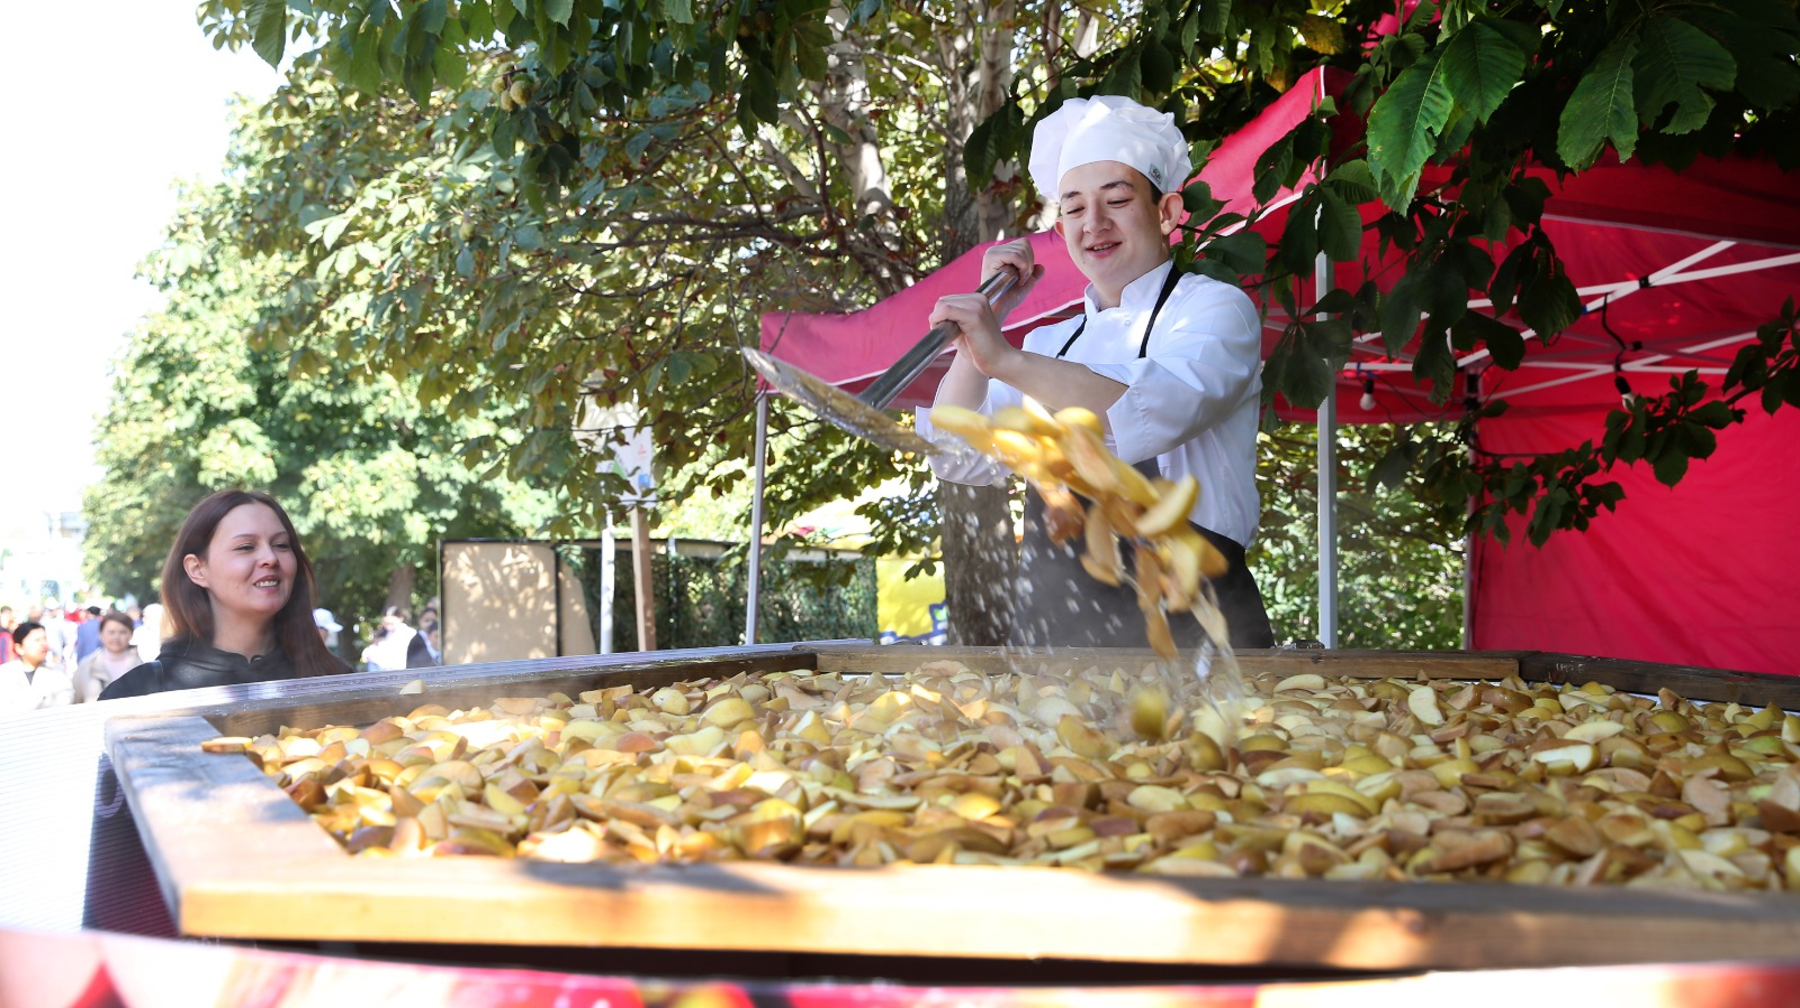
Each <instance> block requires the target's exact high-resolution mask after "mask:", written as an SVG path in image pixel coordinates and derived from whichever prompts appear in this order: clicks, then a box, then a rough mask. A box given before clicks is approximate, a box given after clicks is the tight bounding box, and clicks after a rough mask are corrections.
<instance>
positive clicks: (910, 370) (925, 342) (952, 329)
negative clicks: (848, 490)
mask: <svg viewBox="0 0 1800 1008" xmlns="http://www.w3.org/2000/svg"><path fill="white" fill-rule="evenodd" d="M1018 279H1019V278H1018V276H1017V275H1016V274H1014V273H1013V272H1012V271H1011V270H1001V271H1000V272H998V273H995V274H994V275H993V276H991V277H988V278H987V279H986V280H984V281H982V283H981V286H980V287H977V288H976V289H975V293H977V294H980V295H982V296H983V297H985V298H987V299H988V303H989V304H993V303H994V302H996V301H998V300H1000V299H1001V298H1002V297H1005V296H1006V292H1007V291H1009V290H1012V288H1013V284H1015V283H1017V282H1018ZM959 332H961V330H960V329H958V328H957V326H956V323H954V322H940V323H938V324H937V325H935V326H932V327H931V331H930V332H928V333H926V334H925V338H924V339H922V340H920V341H919V342H917V343H914V344H913V345H912V349H910V350H908V351H906V353H904V354H902V355H901V356H900V359H899V360H897V361H895V362H894V366H893V367H890V368H888V369H887V370H886V371H883V372H882V373H881V374H880V375H879V376H877V377H876V379H875V380H874V381H872V382H870V383H869V387H868V388H866V389H864V390H863V393H862V395H859V396H857V398H858V399H861V400H862V401H863V402H864V403H865V404H867V405H869V406H873V407H874V408H876V409H886V408H887V406H888V403H891V402H893V401H894V397H895V396H898V395H899V394H900V390H901V389H904V388H906V386H908V385H911V384H912V382H913V379H914V378H917V377H919V375H921V374H923V373H924V372H925V369H926V368H928V367H930V366H931V362H932V361H934V360H936V359H937V355H938V354H940V353H942V352H943V351H944V347H946V346H948V345H949V344H950V341H951V340H953V339H955V338H956V335H957V333H959Z"/></svg>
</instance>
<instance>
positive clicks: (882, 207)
mask: <svg viewBox="0 0 1800 1008" xmlns="http://www.w3.org/2000/svg"><path fill="white" fill-rule="evenodd" d="M827 21H828V22H829V23H830V24H831V28H832V34H833V35H834V39H833V41H832V43H831V44H830V45H829V46H826V47H825V55H826V67H827V69H826V74H825V80H824V81H823V82H822V83H821V84H818V85H816V86H814V88H813V93H814V95H815V96H816V97H817V98H818V100H819V117H820V118H821V119H823V120H824V121H825V123H826V124H828V125H830V126H832V127H835V128H836V129H837V130H839V131H840V132H841V133H842V134H843V135H844V136H845V137H846V138H847V139H846V141H845V142H837V143H832V142H829V141H827V142H825V146H827V147H829V148H831V149H832V151H833V152H834V153H835V154H836V156H837V167H838V168H839V170H841V171H843V173H844V177H845V179H846V181H847V182H848V183H849V189H850V192H851V207H852V212H853V213H854V214H855V215H856V219H855V220H853V221H851V222H850V225H851V226H850V227H848V228H846V229H845V230H844V232H843V235H842V241H843V243H844V246H845V247H846V248H847V249H848V250H849V251H850V253H851V255H852V256H853V257H854V258H855V259H856V261H857V262H858V263H859V264H860V265H861V266H862V268H863V270H864V272H866V273H867V274H868V275H869V276H870V277H871V278H872V279H874V281H875V283H876V286H877V288H878V289H879V290H880V291H881V293H882V295H883V296H884V297H885V296H886V295H888V294H892V293H894V292H896V291H899V290H902V289H904V288H905V287H906V285H907V283H908V282H910V278H909V277H907V276H906V275H905V273H904V271H902V270H898V269H896V268H895V266H894V263H895V262H896V261H898V260H899V259H900V258H901V253H902V252H903V249H902V247H901V242H900V239H899V236H898V234H897V232H896V229H895V227H894V221H893V211H894V197H893V183H892V181H891V180H890V179H889V178H888V170H887V165H886V164H885V163H884V162H883V160H882V156H881V136H880V131H879V130H878V129H877V128H876V126H875V123H874V121H873V120H872V119H870V118H869V100H870V95H869V71H868V58H867V55H866V52H865V50H866V48H867V45H868V43H867V42H866V40H864V39H863V37H862V36H861V34H860V33H858V32H856V31H854V30H852V29H851V28H850V12H849V10H848V9H846V8H845V7H844V5H843V4H841V3H836V4H833V5H832V7H831V11H830V13H829V14H828V15H827ZM823 177H824V176H821V178H823Z"/></svg>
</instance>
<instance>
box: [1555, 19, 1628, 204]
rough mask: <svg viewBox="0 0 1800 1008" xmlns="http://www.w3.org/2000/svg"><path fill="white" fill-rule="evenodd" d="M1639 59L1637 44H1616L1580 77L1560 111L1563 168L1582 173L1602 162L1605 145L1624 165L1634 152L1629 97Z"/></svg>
mask: <svg viewBox="0 0 1800 1008" xmlns="http://www.w3.org/2000/svg"><path fill="white" fill-rule="evenodd" d="M1636 56H1637V39H1636V38H1635V37H1634V36H1631V35H1625V36H1622V37H1620V38H1616V39H1614V40H1613V41H1612V43H1611V44H1610V45H1608V46H1607V47H1606V48H1605V49H1604V50H1602V51H1601V53H1600V56H1599V58H1598V59H1596V60H1594V62H1593V64H1592V65H1591V66H1589V67H1588V68H1587V72H1586V73H1584V74H1582V75H1581V81H1580V83H1578V84H1576V85H1575V92H1574V94H1572V95H1570V96H1569V104H1568V105H1566V106H1564V107H1563V112H1562V119H1561V121H1560V123H1559V124H1558V127H1557V131H1556V153H1557V156H1559V157H1561V158H1562V160H1563V163H1565V164H1567V165H1568V166H1569V167H1571V168H1573V169H1575V170H1576V171H1580V170H1582V169H1583V168H1587V167H1589V166H1590V165H1592V164H1593V163H1594V162H1595V161H1596V160H1598V159H1599V157H1600V151H1601V148H1603V147H1604V146H1605V144H1606V142H1607V141H1608V140H1611V141H1612V145H1613V149H1614V150H1616V151H1618V152H1619V160H1621V161H1627V160H1630V158H1631V152H1632V151H1634V150H1636V149H1637V134H1638V118H1637V102H1636V100H1635V99H1634V97H1633V92H1632V81H1633V77H1632V72H1631V63H1632V60H1633V59H1634V58H1635V57H1636Z"/></svg>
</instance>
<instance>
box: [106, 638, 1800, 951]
mask: <svg viewBox="0 0 1800 1008" xmlns="http://www.w3.org/2000/svg"><path fill="white" fill-rule="evenodd" d="M739 651H740V652H741V653H730V651H729V649H715V650H714V651H711V652H707V653H705V654H704V655H701V654H698V653H695V654H692V655H688V656H683V655H682V654H680V653H664V654H663V655H661V656H658V657H657V658H656V659H655V660H649V661H618V660H613V661H610V662H606V663H600V662H599V661H598V660H597V662H596V665H595V667H593V668H592V669H590V670H586V671H572V670H571V669H570V668H569V667H568V662H567V660H564V661H562V662H560V663H558V667H557V668H555V669H544V670H542V671H533V670H532V669H530V667H529V666H530V665H531V663H519V664H514V665H510V666H507V667H506V669H507V672H506V674H504V675H498V676H497V675H495V674H494V672H493V671H492V670H483V669H481V668H480V667H470V668H464V669H443V670H438V671H437V672H436V673H435V674H434V675H433V676H432V677H431V679H430V688H429V689H428V690H427V692H426V693H425V694H423V695H408V696H401V695H398V693H397V689H396V681H397V680H396V677H392V676H387V677H380V678H375V679H366V680H362V679H359V680H347V682H346V688H345V690H343V691H342V692H341V693H335V694H331V695H330V696H329V697H326V698H320V697H317V696H314V697H311V698H306V699H303V700H297V701H295V702H293V703H276V704H269V703H262V704H260V705H257V706H255V707H250V706H248V705H239V706H236V707H225V708H220V709H217V710H210V711H196V712H192V713H188V714H184V715H181V716H173V717H169V716H165V717H148V718H116V719H114V720H113V721H111V722H110V723H109V724H108V729H107V736H108V745H109V748H110V750H111V754H112V759H113V762H114V765H115V767H116V768H117V770H118V773H119V775H120V778H121V781H122V782H123V785H124V788H125V791H126V794H127V797H128V799H129V800H130V803H131V807H132V809H133V811H134V813H135V814H136V817H137V822H138V825H139V830H140V832H141V833H142V835H143V837H144V840H145V846H146V849H147V850H148V852H149V854H150V857H151V860H152V863H153V864H154V865H155V867H156V872H157V876H158V879H159V882H160V884H161V886H162V889H163V894H164V897H165V899H166V900H167V901H168V904H169V906H170V908H171V912H172V916H173V917H174V919H175V921H176V923H177V926H178V928H179V929H180V931H181V932H182V933H184V934H188V935H199V936H209V937H218V938H262V939H294V940H331V941H340V940H342V941H388V942H444V943H468V944H482V945H508V944H515V945H564V946H578V947H579V946H587V947H599V946H616V947H636V948H691V949H709V948H719V949H732V950H738V951H770V952H790V953H793V952H824V953H848V954H874V955H918V956H933V957H982V958H1010V959H1019V958H1025V959H1031V958H1071V959H1086V960H1096V961H1111V962H1163V963H1188V964H1196V965H1199V964H1205V965H1210V966H1261V967H1280V966H1284V965H1285V966H1291V967H1301V966H1305V967H1310V968H1321V967H1322V968H1334V969H1345V970H1402V969H1420V968H1433V969H1449V968H1474V967H1488V968H1493V967H1515V966H1549V965H1588V964H1601V963H1627V962H1677V961H1709V960H1721V959H1746V958H1770V957H1785V956H1791V955H1793V954H1794V950H1795V949H1800V897H1795V896H1790V895H1788V894H1724V893H1687V892H1659V891H1648V890H1633V889H1624V888H1607V889H1590V890H1571V889H1552V888H1540V887H1528V886H1508V885H1498V884H1493V885H1488V884H1472V883H1390V882H1382V883H1362V882H1319V881H1290V880H1277V879H1185V878H1165V877H1148V876H1135V875H1129V874H1117V875H1114V874H1090V873H1087V872H1082V871H1076V870H1069V869H1055V868H1014V867H1005V868H992V867H965V866H911V865H907V866H889V867H885V868H878V869H840V868H821V867H810V866H790V865H782V864H766V863H728V864H708V865H693V866H679V865H669V866H648V867H639V866H613V865H565V864H551V863H540V862H532V861H505V860H499V859H490V858H478V857H464V858H446V859H425V858H421V859H380V860H373V859H359V858H353V857H351V856H349V855H348V854H346V853H344V851H343V850H342V848H341V847H340V846H339V845H338V844H337V842H336V841H335V840H333V839H332V838H331V837H330V836H329V835H327V834H326V833H325V832H324V831H323V830H321V829H319V828H318V827H317V826H316V825H315V824H314V823H313V822H312V821H311V820H310V819H309V818H308V817H307V815H306V813H305V812H303V811H302V810H301V809H300V808H299V807H298V806H296V805H295V804H293V802H291V801H290V800H289V799H288V797H287V796H286V795H285V794H283V793H282V792H281V791H280V790H279V789H278V788H277V787H276V786H275V785H274V784H273V783H272V782H271V781H269V780H268V778H266V777H265V776H264V775H263V773H262V772H261V771H260V770H259V769H258V768H257V767H256V766H255V765H254V764H253V763H252V762H251V761H250V760H249V759H247V758H243V757H233V756H220V755H211V754H206V753H202V752H201V751H200V748H199V746H200V743H201V742H202V741H204V740H205V739H208V738H211V737H213V736H215V735H219V734H250V733H259V732H263V731H269V730H273V729H274V728H275V727H278V726H279V725H280V724H296V725H303V726H306V727H317V726H320V725H323V724H328V723H330V724H361V723H368V722H370V721H373V720H376V719H379V718H381V717H385V716H388V715H390V714H394V713H404V712H405V711H407V710H410V709H412V708H413V707H415V706H417V705H418V704H420V703H425V702H435V703H441V704H444V705H445V706H450V707H455V706H468V705H471V704H486V703H489V702H491V701H492V700H493V699H494V698H495V697H497V696H505V695H542V694H544V693H548V692H551V691H553V690H559V689H560V690H563V691H565V692H569V691H572V690H579V689H591V688H594V687H595V686H597V685H601V684H603V683H604V684H618V683H623V682H633V683H634V684H637V685H640V686H649V685H657V684H664V683H670V682H675V681H678V680H681V679H688V678H694V677H699V676H710V675H730V674H733V673H735V672H737V671H743V670H752V671H754V670H762V671H774V670H778V669H805V668H816V669H819V670H821V671H833V670H839V671H862V672H869V671H896V672H897V671H904V670H910V669H911V668H913V667H915V666H916V665H917V664H918V663H919V662H921V661H924V660H928V659H935V658H957V659H960V660H963V661H965V662H967V663H969V664H970V665H971V666H975V667H982V666H987V667H992V666H993V665H994V664H996V663H999V664H1018V663H1031V664H1030V665H1029V666H1028V667H1033V668H1035V667H1037V665H1038V664H1040V663H1043V662H1046V661H1054V662H1057V663H1064V662H1066V663H1068V664H1070V665H1073V666H1075V667H1086V665H1087V664H1089V663H1092V662H1097V661H1111V662H1120V661H1127V660H1137V659H1139V658H1145V657H1147V653H1139V652H1121V651H1094V652H1077V651H1069V652H1064V653H1059V654H1058V655H1055V656H1053V657H1049V658H1047V657H1046V656H1043V655H1029V654H1017V653H1008V652H1002V651H1000V650H997V649H942V648H931V649H928V650H927V649H913V648H910V647H893V648H879V649H878V648H873V647H870V646H867V645H819V646H814V647H808V648H802V649H798V650H781V649H768V648H762V649H739ZM1558 657H1560V658H1562V659H1570V661H1569V662H1564V664H1563V665H1562V666H1559V665H1558V664H1557V663H1556V662H1555V661H1549V660H1540V656H1535V655H1521V654H1511V653H1508V654H1463V653H1453V654H1424V653H1410V654H1409V653H1397V652H1376V653H1361V654H1357V653H1345V652H1263V653H1258V654H1251V655H1246V656H1245V665H1246V667H1247V668H1248V669H1249V670H1251V671H1276V672H1299V671H1305V670H1308V669H1312V670H1317V671H1321V672H1330V673H1336V674H1352V675H1358V676H1367V677H1377V676H1388V675H1404V676H1409V677H1412V676H1426V677H1431V678H1463V679H1493V678H1500V677H1502V676H1504V675H1507V674H1511V673H1514V672H1520V673H1524V672H1527V671H1530V672H1531V673H1532V676H1531V677H1532V678H1549V677H1551V676H1553V675H1555V674H1557V673H1556V670H1557V669H1558V668H1559V667H1561V668H1564V669H1565V670H1566V669H1567V668H1576V667H1579V668H1581V669H1582V670H1583V671H1582V672H1581V674H1580V675H1579V676H1577V677H1576V680H1577V681H1582V682H1585V681H1587V680H1588V679H1590V678H1592V679H1597V680H1599V681H1602V682H1605V681H1606V679H1605V678H1604V676H1616V677H1622V678H1621V681H1625V680H1630V681H1632V682H1636V683H1639V684H1640V687H1634V688H1641V684H1642V683H1645V682H1648V681H1650V680H1652V679H1654V678H1655V677H1656V673H1657V671H1658V670H1657V667H1653V666H1643V665H1632V666H1631V667H1629V668H1599V667H1594V666H1585V665H1581V662H1582V660H1581V659H1572V658H1571V656H1558ZM1571 663H1572V664H1571ZM521 669H523V671H520V670H521ZM1687 671H1688V672H1690V673H1694V674H1697V673H1698V670H1687ZM1589 672H1592V673H1593V674H1591V675H1590V674H1588V673H1589ZM1675 678H1677V679H1679V678H1682V677H1681V676H1676V677H1675ZM1703 678H1704V677H1702V679H1703ZM1615 684H1616V683H1615ZM1699 685H1701V686H1702V687H1704V686H1705V685H1706V683H1705V682H1704V681H1702V682H1700V683H1699ZM1713 685H1714V686H1719V684H1718V683H1714V684H1713ZM1719 688H1721V689H1724V690H1725V691H1728V692H1732V693H1734V694H1735V695H1734V696H1732V697H1729V699H1737V700H1740V701H1741V702H1746V703H1750V702H1755V703H1758V704H1761V703H1766V702H1770V701H1772V700H1773V701H1777V702H1783V704H1784V706H1785V705H1787V704H1786V703H1785V698H1790V697H1793V696H1794V695H1795V693H1794V685H1793V684H1792V682H1791V681H1789V680H1785V679H1782V678H1780V677H1774V676H1758V677H1748V678H1746V677H1735V678H1734V679H1733V680H1732V682H1730V683H1729V684H1726V685H1724V686H1719ZM1652 691H1653V688H1652ZM1684 695H1688V696H1690V698H1698V697H1694V693H1693V691H1689V692H1687V693H1684ZM1714 698H1715V699H1727V697H1722V696H1721V697H1714Z"/></svg>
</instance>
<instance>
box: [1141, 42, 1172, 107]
mask: <svg viewBox="0 0 1800 1008" xmlns="http://www.w3.org/2000/svg"><path fill="white" fill-rule="evenodd" d="M1138 73H1139V74H1140V75H1142V77H1143V79H1144V87H1145V89H1146V90H1148V91H1150V92H1151V93H1153V94H1166V93H1167V92H1168V90H1169V88H1170V87H1172V86H1173V85H1174V83H1175V57H1173V56H1171V55H1169V50H1168V48H1167V47H1165V46H1164V45H1163V44H1162V40H1161V39H1158V38H1151V39H1148V40H1147V41H1145V43H1144V51H1143V54H1142V55H1141V56H1139V57H1138Z"/></svg>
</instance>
